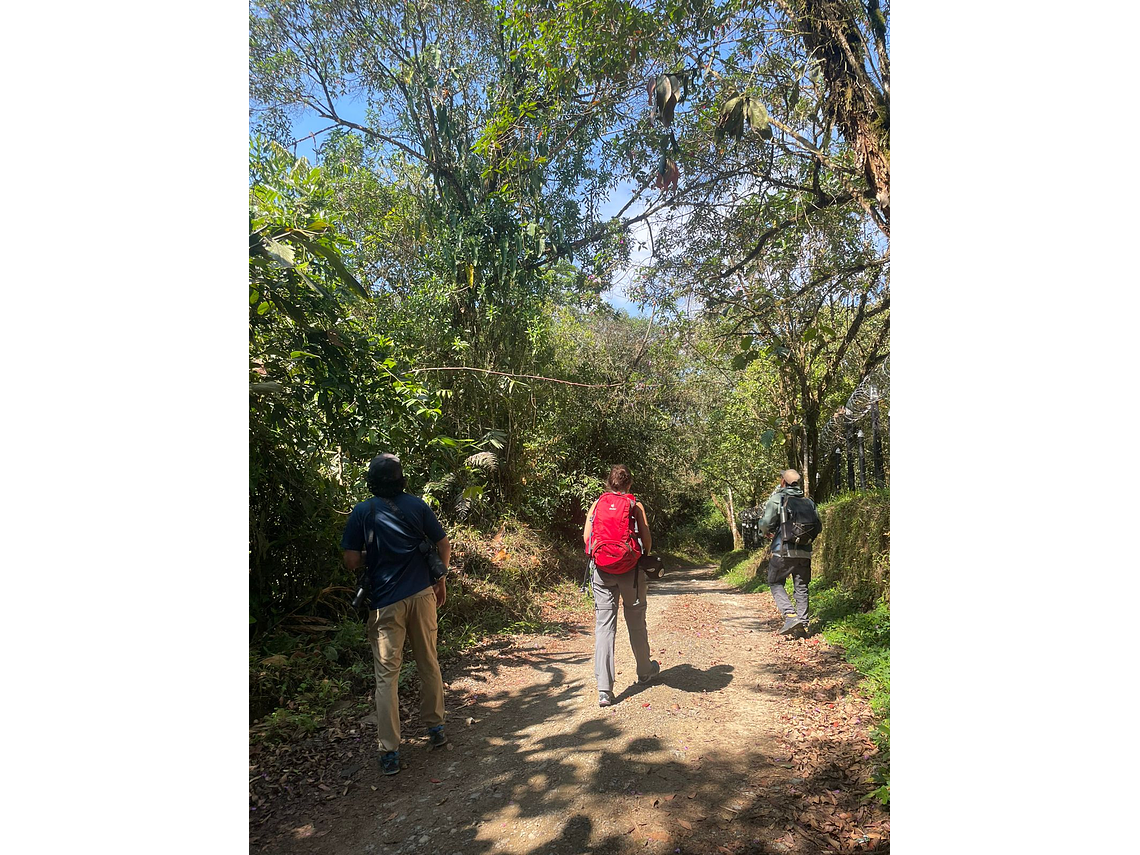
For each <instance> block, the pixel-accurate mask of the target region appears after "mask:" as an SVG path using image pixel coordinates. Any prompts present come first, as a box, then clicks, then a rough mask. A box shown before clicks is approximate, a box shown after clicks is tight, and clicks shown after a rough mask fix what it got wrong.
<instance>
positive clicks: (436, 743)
mask: <svg viewBox="0 0 1140 855" xmlns="http://www.w3.org/2000/svg"><path fill="white" fill-rule="evenodd" d="M444 745H447V734H446V733H444V732H443V725H442V724H437V725H436V726H435V727H429V728H428V750H431V749H433V748H440V747H442V746H444Z"/></svg>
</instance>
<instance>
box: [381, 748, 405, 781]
mask: <svg viewBox="0 0 1140 855" xmlns="http://www.w3.org/2000/svg"><path fill="white" fill-rule="evenodd" d="M380 771H381V773H383V774H385V775H398V774H399V773H400V752H399V751H389V752H388V753H387V754H382V755H380Z"/></svg>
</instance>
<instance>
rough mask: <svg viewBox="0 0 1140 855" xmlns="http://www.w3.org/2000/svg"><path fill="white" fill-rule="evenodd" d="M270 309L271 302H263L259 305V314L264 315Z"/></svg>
mask: <svg viewBox="0 0 1140 855" xmlns="http://www.w3.org/2000/svg"><path fill="white" fill-rule="evenodd" d="M268 311H269V304H268V303H265V302H263V303H261V304H260V305H259V306H258V307H257V313H258V314H259V315H264V314H265V313H266V312H268Z"/></svg>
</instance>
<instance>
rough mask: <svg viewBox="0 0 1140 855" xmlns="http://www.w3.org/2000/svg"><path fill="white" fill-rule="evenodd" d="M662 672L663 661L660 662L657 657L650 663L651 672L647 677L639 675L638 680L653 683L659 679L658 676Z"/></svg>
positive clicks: (643, 682) (642, 682)
mask: <svg viewBox="0 0 1140 855" xmlns="http://www.w3.org/2000/svg"><path fill="white" fill-rule="evenodd" d="M660 673H661V663H660V662H658V661H657V660H656V659H654V660H653V661H652V662H650V663H649V674H648V675H647V676H645V677H638V678H637V682H638V683H641V684H643V685H644V684H645V683H652V682H653V681H654V680H656V679H657V677H658V675H659V674H660Z"/></svg>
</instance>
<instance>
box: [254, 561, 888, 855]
mask: <svg viewBox="0 0 1140 855" xmlns="http://www.w3.org/2000/svg"><path fill="white" fill-rule="evenodd" d="M619 614H620V611H619ZM589 619H591V620H592V611H591V612H590V613H589ZM780 623H781V618H780V616H779V615H778V614H777V612H776V609H775V607H774V606H773V604H772V598H771V595H769V594H767V593H762V594H741V593H739V592H737V591H735V590H734V589H731V588H728V587H727V586H725V585H724V584H723V583H722V582H720V581H718V580H716V579H715V578H714V576H713V572H712V568H711V567H695V568H689V569H686V570H681V571H677V572H673V573H670V574H669V575H668V577H667V578H666V579H665V580H662V581H661V582H656V583H653V584H652V586H651V590H650V600H649V641H650V645H651V647H652V650H653V658H654V659H657V660H658V661H659V662H660V663H661V676H660V677H659V678H658V679H657V680H656V681H655V682H654V683H652V684H651V685H649V686H637V685H634V680H635V675H634V667H633V657H632V654H631V652H630V650H629V642H628V637H627V636H626V633H625V628H624V621H623V620H620V619H619V627H618V644H617V651H618V653H617V662H618V677H617V685H616V686H615V692H616V693H617V703H616V704H615V705H614V706H613V707H610V708H607V709H600V708H599V707H598V706H597V692H596V690H595V686H594V675H593V633H592V629H593V627H592V623H589V622H583V623H581V624H580V625H578V626H576V627H570V628H569V629H568V630H567V631H566V632H564V633H562V634H560V635H558V636H538V637H535V636H528V637H521V638H519V637H516V638H513V639H511V640H509V641H506V642H503V643H501V644H498V645H497V646H496V647H494V648H490V649H486V650H484V651H482V652H481V653H480V654H479V655H477V656H473V657H470V658H468V660H467V661H465V662H464V663H462V665H461V666H460V667H457V668H452V669H450V670H445V673H444V680H445V682H446V683H447V684H448V691H447V711H448V728H447V729H448V733H449V735H450V738H451V745H450V746H448V750H442V749H441V750H437V751H432V752H429V751H428V750H427V748H426V744H425V742H424V740H423V739H422V736H420V734H421V733H422V729H421V728H420V727H419V726H418V723H417V722H415V721H411V722H405V724H404V734H405V743H404V746H403V747H402V749H401V757H402V759H403V760H404V763H405V764H406V768H404V769H403V771H402V772H401V773H400V774H399V775H396V776H393V777H384V776H382V775H380V774H379V771H378V769H377V767H376V764H375V761H374V759H372V758H374V753H372V754H368V753H367V751H368V749H367V748H366V747H365V746H366V745H367V744H368V740H371V739H373V738H374V736H373V732H370V731H369V730H368V729H367V728H362V732H361V733H355V732H352V733H351V734H345V735H344V737H345V738H350V739H356V740H360V739H361V738H362V736H363V738H364V740H365V741H364V743H359V742H358V743H357V744H361V746H362V747H361V753H360V756H361V757H367V758H368V762H364V761H358V762H356V763H355V764H351V765H347V768H346V769H343V770H341V771H340V773H339V774H340V776H341V780H340V781H339V782H338V783H337V785H336V787H335V788H330V787H327V786H326V785H321V786H322V787H323V788H324V790H327V792H323V791H322V792H320V793H317V794H316V798H315V799H313V800H310V801H309V802H308V803H305V802H304V801H303V800H302V801H299V802H298V803H297V804H296V807H295V808H293V809H291V811H290V812H289V814H287V815H284V816H282V815H281V813H280V812H278V813H277V814H276V815H275V816H274V819H273V820H272V821H270V820H268V818H267V817H266V815H265V813H264V811H263V813H262V817H261V818H259V817H258V816H255V815H252V814H251V823H250V829H251V851H257V852H268V853H290V855H334V853H336V855H411V853H441V854H442V855H453V853H463V855H481V854H482V853H496V855H498V853H504V854H505V853H511V855H538V853H550V854H551V855H555V853H557V855H571V853H585V852H627V851H629V852H633V851H637V852H652V853H666V852H668V853H716V852H727V853H792V852H794V853H817V852H838V851H875V852H885V851H888V849H889V836H890V831H889V825H890V824H889V814H887V813H886V812H885V811H884V810H883V809H882V808H880V807H879V806H878V805H877V804H876V803H875V802H873V801H868V800H866V799H865V797H866V796H867V794H868V793H869V792H870V791H871V790H872V789H873V787H874V785H873V784H871V783H869V776H870V772H871V768H872V759H871V758H872V755H873V753H874V751H875V748H874V745H873V743H871V742H870V740H869V739H868V738H867V736H866V731H867V724H868V722H869V721H870V718H871V717H870V712H869V710H868V709H867V706H866V703H865V701H863V700H862V698H860V697H859V696H858V695H857V694H856V693H855V691H854V686H855V684H856V683H857V681H858V677H857V675H856V674H854V673H853V671H852V670H851V668H850V666H848V665H847V664H845V663H844V662H843V661H842V659H841V657H840V656H839V655H838V651H834V650H831V649H829V648H828V645H827V643H826V642H825V641H823V640H822V639H821V638H819V637H813V638H810V639H806V640H789V639H784V638H781V637H780V636H778V635H776V634H775V632H774V630H775V629H776V628H778V627H779V626H780ZM251 768H253V767H252V766H251Z"/></svg>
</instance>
